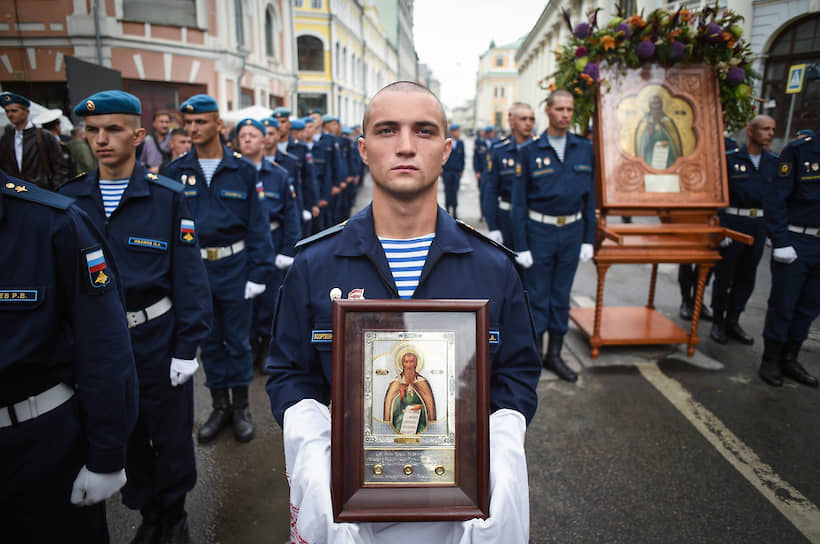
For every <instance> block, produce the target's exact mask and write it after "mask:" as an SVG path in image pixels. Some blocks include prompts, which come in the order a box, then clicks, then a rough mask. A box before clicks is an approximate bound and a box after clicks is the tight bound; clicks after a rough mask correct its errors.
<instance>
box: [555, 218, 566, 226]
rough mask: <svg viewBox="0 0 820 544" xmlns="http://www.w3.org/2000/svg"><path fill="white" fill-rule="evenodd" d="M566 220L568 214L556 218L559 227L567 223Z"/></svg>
mask: <svg viewBox="0 0 820 544" xmlns="http://www.w3.org/2000/svg"><path fill="white" fill-rule="evenodd" d="M566 222H567V216H566V215H559V216H558V217H557V218H556V223H555V224H556V225H558V226H559V227H563V226H564V225H565V224H566Z"/></svg>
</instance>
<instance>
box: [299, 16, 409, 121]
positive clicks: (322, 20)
mask: <svg viewBox="0 0 820 544" xmlns="http://www.w3.org/2000/svg"><path fill="white" fill-rule="evenodd" d="M293 6H294V12H293V15H294V35H295V36H296V48H297V60H298V70H299V83H298V90H297V99H296V106H297V107H296V111H295V112H294V113H295V114H296V115H299V116H302V115H306V114H307V113H308V112H309V111H310V110H312V109H314V108H319V109H321V110H322V111H324V112H326V113H332V114H335V115H337V116H339V118H340V120H341V122H342V124H347V125H354V124H358V123H360V122H361V119H362V115H363V114H364V106H365V104H366V103H367V100H368V99H369V98H370V97H371V96H373V94H375V93H376V91H378V90H379V89H380V88H381V87H383V86H384V85H386V84H387V83H389V82H391V81H394V80H395V79H396V77H397V73H398V54H397V52H396V49H395V48H394V47H393V46H392V45H390V44H389V43H388V42H387V39H386V32H385V29H384V27H383V24H382V22H381V18H380V16H379V12H378V10H377V9H376V7H375V5H374V4H373V3H372V0H361V1H359V0H294V2H293Z"/></svg>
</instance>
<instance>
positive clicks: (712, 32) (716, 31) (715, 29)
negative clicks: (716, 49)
mask: <svg viewBox="0 0 820 544" xmlns="http://www.w3.org/2000/svg"><path fill="white" fill-rule="evenodd" d="M704 34H705V35H706V37H707V38H708V39H709V41H710V42H713V43H718V42H721V41H723V29H722V28H720V25H719V24H717V23H709V25H708V26H707V27H706V32H704Z"/></svg>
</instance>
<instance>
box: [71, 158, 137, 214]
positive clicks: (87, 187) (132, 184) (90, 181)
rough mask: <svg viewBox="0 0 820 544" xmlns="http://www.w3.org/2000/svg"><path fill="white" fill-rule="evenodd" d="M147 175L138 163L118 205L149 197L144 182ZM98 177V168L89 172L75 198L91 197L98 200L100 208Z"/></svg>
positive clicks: (100, 198)
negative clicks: (132, 199) (129, 200)
mask: <svg viewBox="0 0 820 544" xmlns="http://www.w3.org/2000/svg"><path fill="white" fill-rule="evenodd" d="M147 173H148V170H146V169H145V167H144V166H143V165H142V164H140V163H139V162H137V163H136V164H135V165H134V171H133V172H131V177H130V178H129V180H128V187H126V188H125V192H123V193H122V198H121V199H120V204H122V203H123V202H125V201H126V200H128V199H129V198H139V197H144V196H151V190H150V189H149V188H148V182H147V181H145V175H146V174H147ZM99 176H100V169H99V168H97V169H96V170H94V171H92V172H90V173H89V174H88V177H87V178H86V180H85V183H84V184H83V185H82V186H81V187H82V189H81V190H80V191H77V196H89V195H90V196H93V197H94V198H95V199H98V202H99V204H100V206H102V197H101V196H100V191H99V179H100V178H99Z"/></svg>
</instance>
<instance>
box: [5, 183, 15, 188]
mask: <svg viewBox="0 0 820 544" xmlns="http://www.w3.org/2000/svg"><path fill="white" fill-rule="evenodd" d="M6 189H14V184H13V183H11V182H9V183H6Z"/></svg>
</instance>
